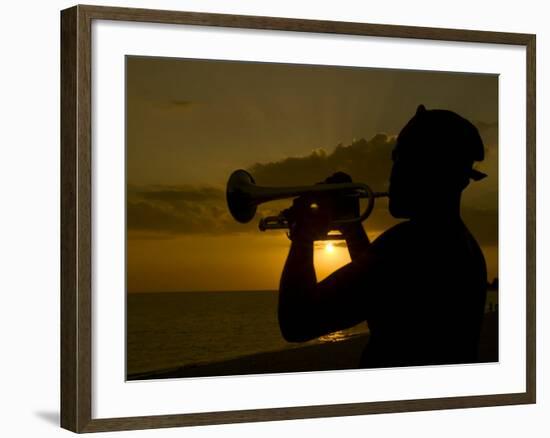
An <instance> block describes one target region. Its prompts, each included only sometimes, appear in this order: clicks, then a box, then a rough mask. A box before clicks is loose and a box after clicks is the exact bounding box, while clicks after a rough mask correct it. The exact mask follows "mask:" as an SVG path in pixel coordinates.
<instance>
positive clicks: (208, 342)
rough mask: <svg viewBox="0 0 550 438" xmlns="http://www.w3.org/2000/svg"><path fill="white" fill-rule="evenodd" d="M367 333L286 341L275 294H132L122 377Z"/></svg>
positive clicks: (363, 328)
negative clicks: (125, 368) (305, 341)
mask: <svg viewBox="0 0 550 438" xmlns="http://www.w3.org/2000/svg"><path fill="white" fill-rule="evenodd" d="M495 305H498V293H497V291H489V294H488V300H487V309H488V310H494V308H495V307H494V306H495ZM366 332H368V327H367V325H366V323H362V324H359V325H357V326H355V327H353V328H351V329H348V330H344V331H341V332H337V333H332V334H330V335H327V336H323V337H321V338H318V339H315V340H312V341H309V342H307V343H299V344H293V343H288V342H286V341H285V340H284V339H283V338H282V336H281V334H280V331H279V326H278V323H277V292H276V291H243V292H234V291H233V292H229V291H227V292H225V291H224V292H155V293H131V294H128V295H127V343H126V344H127V345H126V359H127V375H132V374H136V373H144V372H150V371H158V370H164V369H168V368H175V367H179V366H184V365H190V364H196V363H205V362H215V361H220V360H225V359H231V358H235V357H239V356H244V355H248V354H253V353H259V352H266V351H277V350H284V349H290V348H297V347H302V346H304V345H310V344H318V343H330V342H338V341H342V340H346V339H349V338H351V337H353V336H357V335H359V334H364V333H366Z"/></svg>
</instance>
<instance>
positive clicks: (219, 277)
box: [126, 57, 498, 292]
mask: <svg viewBox="0 0 550 438" xmlns="http://www.w3.org/2000/svg"><path fill="white" fill-rule="evenodd" d="M126 62H127V66H126V74H127V83H126V86H127V145H126V146H127V229H128V234H127V236H128V240H127V275H128V277H127V280H128V291H129V292H156V291H201V290H264V289H270V290H274V289H277V288H278V284H279V277H280V274H281V270H282V267H283V263H284V260H285V258H286V254H287V252H288V247H289V240H288V239H287V237H286V235H285V233H284V231H272V232H263V233H262V232H260V231H258V228H257V224H258V220H257V218H256V219H254V220H253V221H252V222H251V223H250V224H246V225H243V224H239V223H237V222H235V221H234V220H233V219H232V217H231V216H230V215H229V212H228V210H227V207H226V201H225V184H226V182H227V178H228V177H229V175H230V174H231V172H232V171H233V170H235V169H238V168H244V169H247V170H249V171H250V172H251V173H252V175H253V176H254V178H255V179H256V182H257V183H258V184H260V185H269V186H277V185H279V186H285V185H294V184H313V183H315V182H318V181H321V180H323V179H324V178H326V177H327V176H329V175H330V174H331V173H333V172H335V171H337V170H343V171H345V172H347V173H349V174H350V175H351V176H352V177H353V179H354V180H355V181H360V182H364V183H367V184H369V185H370V186H371V187H372V188H373V189H374V190H376V191H383V190H386V189H387V182H388V177H389V171H390V169H391V150H392V147H393V142H394V139H395V136H396V135H397V134H398V133H399V131H400V129H401V128H402V127H403V126H404V124H405V123H406V122H407V121H408V120H409V119H410V118H411V117H412V116H413V115H414V112H415V110H416V107H417V106H418V105H419V104H424V105H425V106H426V107H427V108H428V109H435V108H441V109H449V110H452V111H455V112H457V113H459V114H460V115H462V116H463V117H465V118H467V119H469V120H470V121H472V122H473V123H474V124H475V125H476V126H477V127H478V129H479V131H480V134H481V136H482V138H483V140H484V143H485V147H486V157H485V161H484V162H482V163H480V164H479V165H478V168H479V169H480V170H482V171H484V172H486V173H487V174H488V175H489V177H488V178H486V179H484V180H482V181H480V182H476V183H472V184H470V186H469V187H468V188H467V189H466V190H465V192H464V196H463V203H462V214H463V218H464V220H465V222H466V224H467V225H468V226H469V228H470V229H471V231H472V232H473V234H474V236H475V237H476V239H477V240H478V242H479V243H480V244H481V246H482V249H483V251H484V254H485V257H486V260H487V265H488V270H489V273H488V275H489V279H492V278H493V277H495V276H497V275H498V256H497V253H498V251H497V239H498V217H497V213H498V190H497V189H498V77H497V76H495V75H481V74H458V73H439V72H419V71H404V70H380V69H365V68H351V67H329V66H309V65H302V66H300V65H285V64H264V63H244V62H225V61H224V62H222V61H203V60H183V59H167V58H164V59H161V58H142V57H127V61H126ZM424 196H429V194H425V195H424ZM289 205H290V201H289V200H287V201H278V202H273V203H267V204H264V205H263V206H262V207H261V208H260V209H259V214H258V217H260V216H262V215H266V214H276V213H277V212H278V211H280V210H281V209H282V208H286V207H288V206H289ZM395 223H397V221H396V220H395V219H393V218H391V216H390V215H389V214H388V213H387V202H386V201H384V200H381V201H379V202H378V203H377V207H376V209H375V212H374V213H373V215H372V216H371V217H370V218H369V219H368V220H367V221H365V222H364V223H363V225H364V227H365V229H366V231H367V233H368V234H369V236H370V237H371V238H375V237H376V236H377V235H379V234H380V233H381V232H382V231H384V230H385V229H387V228H388V227H390V226H392V225H393V224H395ZM316 246H317V249H316V251H315V264H316V269H317V272H318V278H319V279H321V278H323V277H325V276H326V275H328V274H329V273H330V272H332V271H333V270H334V269H337V268H338V267H340V266H342V265H343V264H345V263H347V262H348V261H349V257H348V255H347V250H346V248H345V246H343V245H342V244H334V245H332V246H330V247H327V246H326V245H325V243H318V244H317V245H316Z"/></svg>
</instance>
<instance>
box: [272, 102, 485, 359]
mask: <svg viewBox="0 0 550 438" xmlns="http://www.w3.org/2000/svg"><path fill="white" fill-rule="evenodd" d="M483 158H484V148H483V143H482V140H481V138H480V136H479V133H478V131H477V129H476V128H475V127H474V126H473V125H472V124H471V123H470V122H469V121H467V120H466V119H464V118H462V117H460V116H459V115H457V114H455V113H453V112H451V111H445V110H426V109H425V108H424V106H422V105H421V106H419V107H418V110H417V112H416V114H415V115H414V117H413V118H412V119H411V120H410V121H409V122H408V123H407V125H406V126H405V127H404V128H403V129H402V130H401V132H400V134H399V136H398V138H397V142H396V145H395V148H394V150H393V152H392V160H393V167H392V172H391V177H390V187H389V210H390V213H391V214H392V216H394V217H396V218H401V219H404V221H403V222H401V223H400V224H398V225H396V226H394V227H392V228H390V229H389V230H387V231H385V232H384V233H383V234H382V235H380V236H379V237H378V238H377V239H376V240H374V241H373V242H370V241H369V238H368V237H367V235H366V233H365V231H364V229H363V227H362V225H361V223H360V222H354V223H349V224H346V225H341V226H340V227H339V231H340V232H341V233H342V235H343V237H344V238H345V240H346V243H347V246H348V249H349V253H350V257H351V262H350V263H349V264H347V265H346V266H344V267H342V268H340V269H338V270H337V271H335V272H334V273H332V274H331V275H330V276H328V277H327V278H326V279H324V280H322V281H320V282H318V281H317V278H316V275H315V269H314V265H313V245H314V241H315V240H316V239H318V238H320V236H324V235H326V234H327V232H328V231H329V229H330V228H329V227H330V222H331V218H332V217H333V216H341V215H342V214H343V213H344V214H345V213H348V212H349V211H353V212H355V213H356V214H358V212H359V200H358V199H357V198H355V199H353V198H348V199H345V198H343V197H342V198H341V199H336V200H335V201H334V202H332V203H330V204H332V205H329V203H323V202H320V203H319V205H318V208H316V209H312V208H310V205H309V203H308V202H307V201H306V198H305V197H299V198H297V199H295V201H294V203H293V206H292V207H291V208H290V209H289V210H288V211H287V212H286V217H287V219H288V221H289V226H290V232H289V237H290V239H291V241H292V243H291V247H290V251H289V253H288V257H287V260H286V263H285V266H284V269H283V272H282V275H281V281H280V287H279V304H278V315H279V325H280V329H281V332H282V334H283V336H284V338H285V339H286V340H287V341H289V342H303V341H307V340H310V339H313V338H316V337H319V336H322V335H325V334H327V333H331V332H334V331H338V330H343V329H346V328H349V327H352V326H354V325H356V324H358V323H360V322H362V321H365V320H366V321H367V323H368V326H369V329H370V338H369V343H368V345H367V347H366V349H365V351H364V353H363V355H362V358H361V364H360V366H362V367H395V366H414V365H428V364H451V363H470V362H476V361H477V353H478V343H479V335H480V330H481V323H482V319H483V313H484V307H485V298H486V285H487V273H486V266H485V259H484V257H483V254H482V252H481V249H480V247H479V245H478V243H477V242H476V240H475V239H474V237H473V236H472V234H471V233H470V231H469V230H468V229H467V227H466V226H465V224H464V223H463V221H462V219H461V215H460V201H461V194H462V191H463V190H464V189H465V188H466V187H467V186H468V184H469V183H470V180H471V179H473V180H478V179H481V178H483V177H484V176H485V175H483V174H482V173H480V172H478V171H476V170H475V169H473V167H472V166H473V163H474V162H475V161H481V160H483ZM326 182H327V183H336V182H351V178H350V177H349V176H347V175H346V174H343V173H337V174H335V175H333V176H332V177H329V178H328V179H327V180H326Z"/></svg>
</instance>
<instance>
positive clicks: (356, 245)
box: [340, 222, 370, 261]
mask: <svg viewBox="0 0 550 438" xmlns="http://www.w3.org/2000/svg"><path fill="white" fill-rule="evenodd" d="M340 232H341V233H342V235H343V236H344V239H346V244H347V247H348V251H349V256H350V258H351V260H352V261H354V260H358V259H359V258H360V257H361V255H362V254H363V253H364V252H365V251H366V250H367V248H368V247H369V245H370V240H369V238H368V236H367V233H366V232H365V229H364V228H363V226H362V225H361V224H360V223H359V222H358V223H356V224H353V225H348V226H346V227H345V228H342V229H341V230H340Z"/></svg>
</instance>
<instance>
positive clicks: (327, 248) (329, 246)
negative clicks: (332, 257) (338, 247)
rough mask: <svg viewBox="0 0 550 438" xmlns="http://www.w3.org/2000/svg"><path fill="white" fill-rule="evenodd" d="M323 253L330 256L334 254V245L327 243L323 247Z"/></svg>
mask: <svg viewBox="0 0 550 438" xmlns="http://www.w3.org/2000/svg"><path fill="white" fill-rule="evenodd" d="M325 251H326V252H327V253H329V254H332V253H333V252H334V245H333V244H332V243H330V242H329V243H327V244H326V245H325Z"/></svg>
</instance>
